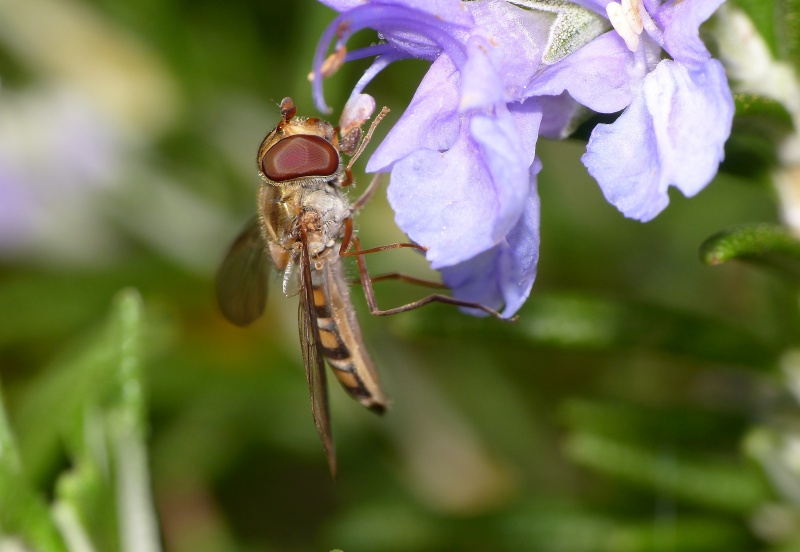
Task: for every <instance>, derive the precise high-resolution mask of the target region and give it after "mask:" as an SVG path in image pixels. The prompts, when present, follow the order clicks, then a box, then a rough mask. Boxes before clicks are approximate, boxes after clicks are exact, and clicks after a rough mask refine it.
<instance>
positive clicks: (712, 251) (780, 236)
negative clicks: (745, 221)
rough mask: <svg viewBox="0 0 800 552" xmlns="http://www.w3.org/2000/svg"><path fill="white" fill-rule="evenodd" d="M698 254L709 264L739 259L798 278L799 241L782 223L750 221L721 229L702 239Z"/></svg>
mask: <svg viewBox="0 0 800 552" xmlns="http://www.w3.org/2000/svg"><path fill="white" fill-rule="evenodd" d="M700 257H701V259H702V260H703V262H704V263H706V264H709V265H718V264H722V263H725V262H727V261H730V260H740V261H743V262H747V263H752V264H755V265H761V266H767V267H770V268H773V269H775V270H777V271H778V272H780V273H781V274H782V275H784V276H786V277H787V278H791V279H792V280H793V281H797V280H798V279H800V241H798V240H797V239H795V238H794V237H793V236H792V235H791V233H790V232H789V230H788V229H787V228H785V227H782V226H776V225H772V224H752V225H747V226H741V227H738V228H733V229H730V230H724V231H722V232H720V233H718V234H715V235H714V236H711V237H710V238H708V239H707V240H706V241H705V242H704V243H703V245H702V246H701V248H700Z"/></svg>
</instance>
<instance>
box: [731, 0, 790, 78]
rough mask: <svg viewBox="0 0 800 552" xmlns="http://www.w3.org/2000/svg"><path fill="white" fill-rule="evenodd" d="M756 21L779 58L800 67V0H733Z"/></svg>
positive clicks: (762, 35)
mask: <svg viewBox="0 0 800 552" xmlns="http://www.w3.org/2000/svg"><path fill="white" fill-rule="evenodd" d="M731 3H732V4H734V5H735V6H736V7H738V8H740V9H741V10H742V11H744V12H745V13H746V14H747V16H748V17H749V18H750V19H751V20H752V21H753V24H754V25H755V27H756V29H757V30H758V33H759V34H760V35H761V37H762V38H763V39H764V41H765V42H766V43H767V46H768V47H769V49H770V51H771V52H772V54H773V56H775V58H776V59H778V60H781V61H788V62H789V63H791V64H792V65H794V67H795V68H798V69H800V1H799V0H774V1H768V0H731Z"/></svg>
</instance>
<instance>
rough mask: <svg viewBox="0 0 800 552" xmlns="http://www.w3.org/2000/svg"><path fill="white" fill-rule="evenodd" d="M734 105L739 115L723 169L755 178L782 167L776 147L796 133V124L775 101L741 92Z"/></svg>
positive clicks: (726, 146) (726, 147)
mask: <svg viewBox="0 0 800 552" xmlns="http://www.w3.org/2000/svg"><path fill="white" fill-rule="evenodd" d="M734 102H735V106H736V115H735V117H734V120H733V128H732V130H731V136H730V138H729V139H728V142H727V143H726V144H725V160H724V162H723V165H722V167H721V169H722V170H725V171H726V172H729V173H732V174H736V175H738V176H740V177H747V178H751V179H752V178H755V177H757V176H758V175H760V174H762V173H764V172H765V171H767V170H768V169H770V168H771V167H774V166H775V165H777V164H778V161H779V160H778V154H777V148H776V144H779V143H780V142H781V140H783V139H784V138H785V137H786V136H787V135H788V134H789V133H791V132H792V131H793V130H794V123H793V121H792V116H791V114H790V113H789V111H788V110H787V109H786V108H785V107H784V106H783V104H781V103H780V102H777V101H775V100H774V99H772V98H768V97H766V96H760V95H757V94H742V93H739V94H735V95H734Z"/></svg>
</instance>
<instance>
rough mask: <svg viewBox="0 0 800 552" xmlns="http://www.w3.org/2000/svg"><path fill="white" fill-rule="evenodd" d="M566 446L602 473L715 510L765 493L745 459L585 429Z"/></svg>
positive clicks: (752, 502) (738, 506)
mask: <svg viewBox="0 0 800 552" xmlns="http://www.w3.org/2000/svg"><path fill="white" fill-rule="evenodd" d="M566 452H567V455H568V456H569V457H570V458H571V459H572V460H573V461H575V462H577V463H579V464H581V465H583V466H586V467H588V468H591V469H593V470H595V471H598V472H600V473H602V474H605V475H606V476H609V477H613V478H615V479H618V480H620V481H624V482H627V483H631V484H633V485H636V486H639V487H642V488H644V489H649V490H651V491H652V492H654V493H657V494H661V495H663V494H666V495H669V496H672V497H674V498H675V499H677V500H681V501H684V502H687V503H690V504H695V505H698V506H704V507H707V508H713V509H716V510H721V511H726V512H733V513H738V514H746V513H749V512H751V511H752V510H754V509H755V508H756V507H757V506H758V505H759V504H761V503H763V502H764V501H766V500H768V499H769V498H770V496H771V493H770V491H769V488H768V486H767V485H766V483H765V482H764V480H763V479H762V478H761V476H760V474H759V473H758V472H757V471H756V470H755V469H753V468H751V467H750V466H749V465H745V464H740V463H731V462H719V461H717V462H711V461H700V460H688V459H686V458H680V457H678V456H677V455H674V454H672V453H669V452H665V451H663V450H658V449H655V450H651V449H648V448H643V447H639V446H634V445H630V444H624V443H622V442H619V441H614V440H612V439H607V438H604V437H600V436H598V435H595V434H592V433H588V432H576V433H574V434H572V435H571V436H570V437H569V438H568V439H567V442H566Z"/></svg>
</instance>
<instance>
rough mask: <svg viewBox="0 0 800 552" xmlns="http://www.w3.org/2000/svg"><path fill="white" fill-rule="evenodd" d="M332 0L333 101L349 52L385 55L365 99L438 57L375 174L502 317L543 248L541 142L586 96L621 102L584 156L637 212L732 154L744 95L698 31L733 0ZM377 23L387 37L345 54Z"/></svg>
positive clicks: (401, 218)
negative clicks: (395, 71) (404, 64)
mask: <svg viewBox="0 0 800 552" xmlns="http://www.w3.org/2000/svg"><path fill="white" fill-rule="evenodd" d="M321 1H322V2H323V3H324V4H326V5H328V6H330V7H332V8H334V9H336V10H337V11H340V12H341V14H340V15H339V16H338V17H337V18H336V19H335V20H334V22H333V23H332V24H331V25H330V26H329V27H328V29H327V30H326V32H325V33H324V34H323V37H322V39H321V42H320V46H319V48H318V50H317V54H316V57H315V63H314V68H315V79H314V90H315V98H316V101H317V104H318V107H319V108H320V109H322V110H327V106H326V105H325V103H324V100H323V98H322V77H323V71H324V72H325V73H328V72H330V71H331V70H332V69H335V68H336V64H337V62H338V63H341V62H343V61H349V60H352V59H359V58H363V57H371V56H374V57H375V61H374V62H373V65H372V66H371V67H370V68H369V69H368V70H367V71H366V72H365V74H364V75H363V76H362V78H361V79H360V80H359V82H358V83H357V84H356V86H355V88H354V90H353V95H356V94H360V93H362V91H363V89H364V87H365V86H366V85H367V84H368V83H369V82H370V81H371V80H372V79H373V78H374V77H375V75H376V74H378V73H379V72H380V71H381V70H382V69H384V68H385V67H386V66H387V65H389V64H390V63H392V62H394V61H397V60H400V59H404V58H409V57H416V58H423V59H429V60H431V61H432V64H431V67H430V70H429V71H428V73H427V75H426V76H425V77H424V79H423V81H422V82H421V83H420V86H419V88H418V89H417V92H416V94H415V95H414V98H413V99H412V101H411V104H410V105H409V107H408V109H407V110H406V112H405V113H404V114H403V115H402V117H401V118H400V120H399V121H398V122H397V124H396V126H395V127H394V128H393V129H392V130H391V131H390V133H389V135H388V136H387V137H386V139H385V140H384V142H383V143H382V144H381V145H380V146H379V147H378V149H377V150H376V152H375V153H374V154H373V156H372V158H371V159H370V161H369V163H368V165H367V170H368V171H370V172H381V171H391V173H392V177H391V182H390V185H389V189H388V197H389V201H390V203H391V205H392V208H393V209H394V210H395V213H396V220H397V223H398V225H399V226H400V228H401V229H402V230H403V231H404V232H405V233H406V234H408V236H409V237H410V238H411V239H412V240H414V241H416V242H418V243H420V244H422V245H424V246H426V247H427V248H428V250H427V258H428V260H429V261H430V263H431V266H432V267H433V268H435V269H438V270H440V271H441V273H442V277H443V279H444V281H445V283H446V284H447V285H448V286H449V287H450V288H451V289H453V293H454V295H455V296H456V297H458V298H461V299H465V300H469V301H476V302H480V303H482V304H485V305H487V306H490V307H494V308H501V307H503V314H504V315H505V316H510V315H512V314H513V313H514V312H516V310H517V309H519V307H520V306H521V305H522V304H523V303H524V301H525V299H526V298H527V296H528V294H529V293H530V289H531V286H532V284H533V280H534V277H535V274H536V262H537V260H538V252H539V231H538V226H539V200H538V195H537V191H536V174H537V173H538V172H539V169H540V164H539V162H538V159H536V157H535V146H536V139H537V136H538V134H539V133H540V132H542V133H543V134H544V135H546V136H551V137H564V136H565V135H567V134H568V133H569V129H570V128H571V125H572V124H573V122H574V120H575V119H576V117H577V116H579V114H580V106H581V105H582V106H585V107H588V108H589V109H592V110H594V111H597V112H601V113H614V112H618V111H622V110H624V111H623V113H622V115H621V116H620V117H619V118H618V120H617V121H616V122H615V123H614V124H612V125H598V127H597V128H596V129H595V131H594V133H593V134H592V138H591V140H590V142H589V145H588V148H587V153H586V154H585V155H584V163H585V164H586V166H587V168H588V169H589V172H590V173H591V174H592V175H593V176H594V177H595V178H596V179H597V181H598V182H599V183H600V186H601V187H602V189H603V191H604V193H605V195H606V197H607V199H608V200H609V201H610V202H611V203H613V204H614V205H616V206H617V207H618V208H620V209H621V210H622V211H623V212H624V213H625V214H626V215H627V216H631V217H635V218H639V219H641V220H649V219H650V218H652V217H654V216H655V215H656V214H658V212H660V211H661V210H662V209H663V208H664V207H665V206H666V204H667V202H668V196H667V192H666V190H667V187H668V186H669V185H675V186H677V187H678V188H679V189H681V190H682V191H683V192H684V193H685V194H687V195H692V194H694V193H696V192H697V191H699V190H700V189H701V188H702V187H703V186H705V184H707V183H708V181H709V180H710V179H711V178H712V177H713V175H714V174H715V172H716V168H717V165H718V163H719V161H720V160H721V158H722V145H723V143H724V141H725V139H726V138H727V135H728V133H729V131H730V124H731V117H732V101H731V97H730V91H729V90H728V87H727V83H726V81H725V78H724V73H723V72H722V68H721V66H720V64H719V63H718V62H716V61H715V60H712V59H711V57H710V55H709V54H708V51H707V50H706V49H705V46H704V45H703V43H702V42H701V41H700V40H699V37H698V32H697V29H698V27H699V25H700V23H702V22H703V21H704V20H705V19H707V18H708V17H709V16H710V14H711V13H712V12H713V11H714V9H716V7H717V6H718V5H719V4H720V3H721V1H722V0H703V1H698V0H682V1H680V0H679V1H675V2H668V3H666V4H664V5H659V4H658V2H657V0H648V1H647V3H646V4H647V9H645V7H644V6H642V5H641V4H639V5H638V6H637V3H636V2H637V1H638V0H634V1H633V2H631V0H624V2H623V4H618V3H616V2H608V0H580V1H578V2H575V3H574V4H573V3H567V2H549V1H546V0H510V1H508V2H506V1H505V0H480V1H473V2H461V1H459V0H321ZM578 4H580V5H578ZM610 4H614V5H612V6H610V7H608V6H609V5H610ZM635 7H639V8H640V9H639V10H638V11H636V10H634V9H633V8H635ZM606 8H608V9H606ZM609 14H610V15H609ZM609 18H610V19H611V23H609ZM612 24H613V30H611V31H608V32H607V30H608V29H609V28H611V27H612ZM367 27H368V28H372V29H375V30H377V31H378V32H379V33H380V36H381V38H382V39H383V42H381V43H378V44H375V45H372V46H369V47H367V48H364V49H362V50H357V51H353V52H346V50H345V47H344V45H345V43H346V42H347V39H348V38H349V36H350V35H352V34H353V33H354V32H356V31H358V30H360V29H363V28H367ZM643 31H644V32H643ZM334 39H336V42H335V46H334V52H335V54H334V55H333V56H332V57H331V58H330V59H329V60H328V62H326V63H324V62H325V53H326V51H327V48H328V45H329V44H330V43H331V41H333V40H334ZM662 50H664V51H666V52H667V53H668V54H669V55H670V56H672V59H671V60H661V55H662ZM331 60H333V62H331ZM331 63H332V65H331ZM693 125H698V126H693Z"/></svg>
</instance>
